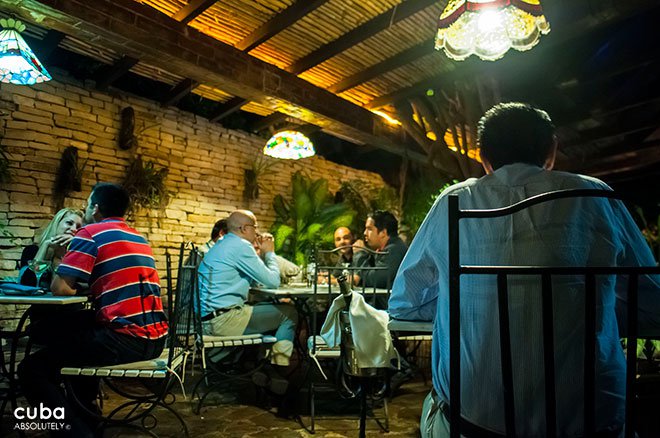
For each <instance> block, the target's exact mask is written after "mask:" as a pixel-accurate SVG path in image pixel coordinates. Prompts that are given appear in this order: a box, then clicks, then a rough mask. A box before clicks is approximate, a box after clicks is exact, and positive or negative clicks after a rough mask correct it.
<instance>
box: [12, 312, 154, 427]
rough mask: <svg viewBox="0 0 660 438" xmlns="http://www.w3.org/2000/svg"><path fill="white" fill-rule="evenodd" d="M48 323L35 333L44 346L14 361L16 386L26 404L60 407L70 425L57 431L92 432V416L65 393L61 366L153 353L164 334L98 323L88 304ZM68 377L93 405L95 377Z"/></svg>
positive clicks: (101, 363) (110, 361)
mask: <svg viewBox="0 0 660 438" xmlns="http://www.w3.org/2000/svg"><path fill="white" fill-rule="evenodd" d="M48 326H49V329H50V330H48V331H47V332H42V333H38V334H37V333H35V335H37V337H38V338H39V341H40V343H42V344H43V345H44V348H42V349H41V350H39V351H37V352H36V353H34V354H31V355H30V356H28V357H26V358H25V359H23V361H22V362H21V364H20V365H19V366H18V377H19V381H20V384H21V388H22V389H23V393H24V395H25V397H26V398H27V400H28V402H29V403H30V405H31V406H39V404H40V403H43V404H44V406H47V407H49V408H51V409H55V408H58V407H63V408H64V413H65V423H66V424H69V425H71V429H70V430H68V431H64V432H63V433H62V436H74V437H87V436H92V425H93V423H94V422H93V419H90V418H87V417H86V416H85V415H84V414H83V412H82V411H81V410H80V408H79V406H77V405H76V404H74V403H71V402H70V399H69V398H67V397H66V395H65V393H64V391H63V389H62V385H61V383H62V377H61V376H60V370H61V369H62V368H63V367H82V366H105V365H117V364H121V363H126V362H136V361H140V360H147V359H152V358H155V357H158V356H159V355H160V353H161V352H162V350H163V346H164V344H165V338H161V339H157V340H149V339H143V338H136V337H132V336H129V335H124V334H120V333H117V332H115V331H113V330H111V329H109V328H107V327H102V326H98V325H96V324H95V321H94V311H91V310H82V311H77V312H71V313H68V314H66V315H65V314H61V313H60V314H58V315H57V318H54V319H53V320H52V322H51V324H48ZM42 327H44V326H42ZM71 383H72V387H73V391H74V393H75V395H76V397H77V398H78V399H79V400H80V401H81V403H82V404H83V405H84V406H86V407H89V408H90V409H91V410H92V411H94V410H95V408H94V401H95V399H96V395H97V393H98V385H99V379H98V378H97V377H82V376H76V377H73V378H72V379H71Z"/></svg>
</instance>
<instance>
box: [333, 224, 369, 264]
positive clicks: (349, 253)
mask: <svg viewBox="0 0 660 438" xmlns="http://www.w3.org/2000/svg"><path fill="white" fill-rule="evenodd" d="M333 237H334V242H335V248H342V249H340V250H339V253H340V257H339V260H337V266H352V265H353V248H352V246H351V245H353V244H354V243H355V244H357V245H358V246H359V245H361V246H364V242H363V241H362V240H358V241H357V242H356V241H355V239H354V238H353V232H352V231H351V230H350V229H349V228H348V227H339V228H337V229H336V230H335V233H334V236H333Z"/></svg>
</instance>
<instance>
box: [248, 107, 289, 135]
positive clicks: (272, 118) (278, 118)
mask: <svg viewBox="0 0 660 438" xmlns="http://www.w3.org/2000/svg"><path fill="white" fill-rule="evenodd" d="M287 117H289V116H288V115H286V114H284V113H281V112H279V111H275V112H274V113H272V114H269V115H267V116H266V117H264V118H263V119H261V120H257V121H256V122H254V123H253V124H252V125H250V128H249V129H250V131H252V132H259V131H263V130H264V129H266V128H268V127H269V126H272V125H276V124H278V123H281V122H283V121H285V120H286V119H287Z"/></svg>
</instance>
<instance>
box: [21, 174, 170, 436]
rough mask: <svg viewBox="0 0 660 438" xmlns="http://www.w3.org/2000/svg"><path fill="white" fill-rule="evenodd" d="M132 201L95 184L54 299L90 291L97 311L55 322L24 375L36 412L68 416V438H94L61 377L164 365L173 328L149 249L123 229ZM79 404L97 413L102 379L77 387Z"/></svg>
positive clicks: (119, 190) (82, 380)
mask: <svg viewBox="0 0 660 438" xmlns="http://www.w3.org/2000/svg"><path fill="white" fill-rule="evenodd" d="M127 208H128V194H127V193H126V191H125V190H124V188H123V187H121V186H119V185H116V184H107V183H103V184H97V185H96V186H94V188H93V189H92V193H91V194H90V195H89V198H88V200H87V206H86V207H85V220H86V222H87V225H86V226H84V227H83V228H81V229H80V230H79V231H78V233H77V234H76V236H75V237H74V238H73V240H72V241H71V244H70V246H69V251H68V252H67V253H66V254H65V256H64V257H63V259H62V263H61V264H60V265H59V266H58V268H57V271H56V274H55V275H54V277H53V281H52V283H51V290H52V292H53V295H75V294H76V292H77V289H78V287H79V286H78V284H79V283H85V284H88V285H89V288H90V291H91V298H92V300H93V308H94V310H82V311H77V312H74V313H71V314H68V315H67V316H66V317H63V316H58V319H57V321H53V324H52V332H51V333H50V334H49V337H48V339H47V340H46V342H47V344H46V346H45V347H44V348H42V349H40V350H39V351H37V352H36V353H34V354H32V355H30V356H28V357H26V358H25V359H24V360H23V361H22V362H21V364H20V366H19V368H18V375H19V379H20V382H21V387H22V388H23V391H24V393H25V397H26V398H27V399H28V401H29V402H30V404H31V405H32V406H39V404H40V403H43V405H44V406H47V407H49V408H51V409H54V408H61V407H63V408H64V411H65V414H66V422H67V423H68V424H70V425H71V429H70V431H69V432H70V435H71V436H76V437H83V436H92V427H93V426H92V424H91V423H92V420H91V419H89V418H85V417H84V415H83V414H82V413H80V412H77V409H76V405H75V404H73V403H69V401H68V399H67V397H65V395H64V393H63V391H62V389H61V388H60V384H61V377H60V375H59V373H60V369H61V368H63V367H67V366H69V367H77V366H106V365H116V364H120V363H127V362H137V361H141V360H147V359H153V358H155V357H158V356H159V355H160V354H161V352H162V350H163V347H164V345H165V337H166V335H167V331H168V326H167V321H166V317H165V313H164V312H163V304H162V302H161V298H160V280H159V278H158V273H157V272H156V266H155V263H154V257H153V254H152V252H151V248H150V247H149V243H148V242H147V241H146V239H145V238H144V237H142V236H141V235H140V234H139V233H138V232H137V231H136V230H134V229H133V228H130V227H129V226H128V225H127V224H126V222H124V219H123V217H122V216H123V215H124V214H125V212H126V209H127ZM72 384H73V385H74V390H75V396H76V397H78V399H79V400H80V401H81V402H82V403H83V404H84V405H86V406H87V407H88V408H89V409H91V410H95V409H97V408H96V406H95V400H96V396H97V394H98V378H96V377H79V378H75V379H73V380H72Z"/></svg>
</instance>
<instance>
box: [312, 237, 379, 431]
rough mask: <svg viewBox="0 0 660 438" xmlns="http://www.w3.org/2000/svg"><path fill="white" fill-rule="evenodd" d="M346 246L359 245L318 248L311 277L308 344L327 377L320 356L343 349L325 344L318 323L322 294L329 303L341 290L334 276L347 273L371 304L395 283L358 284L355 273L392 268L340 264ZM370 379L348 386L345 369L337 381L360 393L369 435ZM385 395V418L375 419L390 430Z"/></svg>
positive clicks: (333, 357) (333, 356) (335, 355)
mask: <svg viewBox="0 0 660 438" xmlns="http://www.w3.org/2000/svg"><path fill="white" fill-rule="evenodd" d="M346 248H355V247H354V246H352V245H348V246H342V247H339V248H335V249H332V250H317V251H316V252H315V258H314V260H315V261H316V262H315V265H314V270H313V278H312V279H311V283H312V287H313V295H312V318H311V336H310V338H309V339H308V342H307V345H308V349H309V355H310V357H311V358H312V359H313V360H314V362H315V364H316V366H317V367H318V369H319V371H320V373H321V374H322V375H323V376H324V377H325V378H326V379H327V377H326V375H325V373H324V372H323V368H322V366H321V363H320V362H319V359H322V360H323V359H326V360H328V359H329V360H337V359H339V358H340V356H341V352H340V348H339V347H335V348H329V347H328V346H327V345H325V342H324V341H323V339H322V338H321V337H320V336H319V327H318V326H317V320H318V317H317V316H318V311H319V297H320V296H321V295H322V296H324V297H325V298H326V299H325V300H324V301H326V302H327V304H328V306H329V305H330V304H331V303H332V300H333V299H334V298H335V297H337V296H338V295H340V294H341V290H340V288H339V285H338V284H336V283H335V284H333V281H334V277H337V276H339V275H340V274H342V273H346V274H347V278H348V281H349V284H350V286H351V288H352V289H353V290H354V291H357V292H360V293H362V295H364V296H365V297H369V298H370V300H368V301H370V302H369V304H371V305H372V306H374V307H378V306H377V305H376V304H377V302H378V301H377V300H378V299H381V303H382V302H385V303H386V302H387V300H388V299H389V295H390V290H391V284H390V281H389V280H388V283H387V287H386V288H385V289H379V288H377V287H376V286H375V285H373V286H366V285H365V284H364V282H362V284H361V285H360V286H359V287H357V288H356V287H355V286H354V284H353V278H354V274H357V275H358V276H360V277H361V278H364V276H365V274H367V273H368V272H376V271H387V270H388V268H387V267H386V266H350V265H348V266H345V265H342V264H338V261H339V259H340V257H341V251H342V250H344V249H346ZM360 249H361V250H362V251H365V252H366V253H367V254H369V255H370V256H373V257H377V256H383V255H387V252H376V251H373V250H371V249H369V248H363V247H360ZM320 279H325V284H319V280H320ZM380 307H384V306H380ZM319 342H322V344H319ZM311 369H312V367H310V368H309V370H310V371H311ZM338 369H341V370H343V367H340V368H338ZM307 378H308V379H309V403H310V428H309V431H310V432H311V433H314V432H315V417H316V408H315V399H316V394H315V393H316V387H317V385H316V384H315V382H314V379H313V377H312V376H308V377H307ZM369 380H370V379H367V378H360V379H358V381H359V382H360V386H359V389H357V390H355V391H354V390H353V389H351V388H349V387H348V385H347V384H346V382H345V380H344V376H343V374H341V373H340V375H339V380H338V382H337V385H339V389H342V388H343V392H344V393H347V392H348V393H349V394H352V397H356V396H357V395H358V394H359V398H360V405H361V414H360V432H359V436H360V437H363V436H365V421H366V416H367V388H370V389H371V390H374V388H373V387H372V384H371V383H369V384H368V382H369ZM340 393H341V391H340ZM376 398H377V397H373V399H374V400H376ZM381 398H382V397H381ZM378 399H380V398H378ZM382 399H383V408H384V415H383V421H382V422H381V419H380V418H378V417H376V416H375V415H374V419H375V420H376V422H377V424H378V426H379V427H380V428H381V429H382V430H383V431H385V432H388V431H389V414H388V403H387V398H382Z"/></svg>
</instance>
